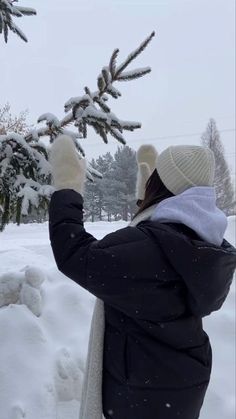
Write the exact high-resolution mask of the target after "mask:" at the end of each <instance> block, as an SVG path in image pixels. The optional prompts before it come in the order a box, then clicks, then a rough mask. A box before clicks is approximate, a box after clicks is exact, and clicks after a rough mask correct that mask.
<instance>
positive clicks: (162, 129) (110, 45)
mask: <svg viewBox="0 0 236 419" xmlns="http://www.w3.org/2000/svg"><path fill="white" fill-rule="evenodd" d="M19 5H25V6H29V7H34V8H36V9H37V13H38V15H37V16H36V17H25V18H23V19H18V25H19V26H20V27H21V28H22V29H23V31H24V32H25V33H26V35H27V37H28V39H29V43H28V44H25V43H24V42H22V41H21V40H20V39H18V38H17V37H16V36H15V35H14V34H10V39H9V43H8V44H7V46H6V45H5V44H4V43H3V39H2V37H1V39H0V80H1V85H0V92H1V93H0V103H1V104H4V103H5V102H9V103H10V104H11V106H12V110H13V112H15V113H17V112H19V111H21V110H23V109H26V108H27V109H29V121H30V122H32V123H34V122H35V121H36V120H37V118H38V116H40V115H41V114H42V113H45V112H52V113H55V114H56V115H57V116H58V117H59V118H61V117H62V116H63V114H64V103H65V102H66V101H67V100H68V99H69V98H70V97H71V96H79V95H81V94H83V87H84V86H85V85H88V86H89V87H90V88H91V89H92V90H95V89H96V78H97V75H98V74H99V72H100V70H101V68H102V67H103V66H104V65H107V64H108V62H109V59H110V55H111V53H112V52H113V50H114V48H116V47H118V48H120V60H123V59H124V58H125V57H126V56H127V54H128V53H129V52H131V51H132V50H133V49H134V48H136V47H137V46H138V45H139V44H140V43H141V42H142V41H143V39H145V38H146V36H148V35H149V34H150V33H151V31H153V30H155V31H156V33H157V35H156V37H155V38H154V40H153V41H152V43H151V44H150V45H149V46H148V48H147V49H146V50H145V51H144V52H143V53H142V55H141V56H139V57H138V59H137V60H136V63H133V64H132V65H131V66H130V69H132V68H134V67H135V66H137V67H142V66H147V65H150V66H151V67H152V73H151V74H149V75H147V76H145V77H144V78H143V79H139V80H135V81H131V82H128V83H120V84H119V86H118V87H119V89H120V90H121V92H122V97H121V98H119V99H118V100H114V99H112V100H111V102H110V104H111V105H112V110H113V112H115V113H116V114H117V116H119V117H120V118H121V119H126V120H127V119H128V120H134V121H140V122H142V128H141V129H140V130H137V131H135V132H134V133H128V135H126V139H127V143H128V145H129V146H130V147H132V148H134V149H135V150H136V149H137V148H138V146H139V145H140V144H142V143H145V142H149V143H150V142H151V143H153V144H155V146H156V147H157V148H158V149H159V150H160V151H161V150H163V149H164V148H165V147H167V146H168V145H170V144H181V143H191V144H193V143H195V144H199V138H200V135H199V134H198V133H201V132H202V131H203V130H204V129H205V126H206V124H207V122H208V119H209V118H210V117H213V118H215V119H216V122H217V125H218V128H219V130H222V132H221V138H222V140H223V142H224V145H225V148H226V153H227V158H228V159H229V161H230V164H231V166H232V165H233V161H234V158H235V146H234V138H235V132H234V131H233V129H234V128H235V118H234V113H235V100H234V96H235V76H234V72H235V65H234V63H235V56H234V54H235V53H234V50H235V45H234V39H235V36H234V32H235V22H234V16H235V11H234V7H235V2H234V0H142V1H141V0H64V1H62V0H47V1H46V0H40V1H36V0H20V2H19ZM118 61H119V59H118ZM225 130H227V131H225ZM189 134H191V135H189ZM192 134H196V135H192ZM175 136H176V137H175ZM160 137H161V138H160ZM162 137H168V138H162ZM82 141H83V143H82V144H83V146H84V148H85V151H86V153H87V157H88V158H89V159H90V158H92V157H97V156H98V155H99V154H103V153H105V152H106V151H111V152H114V151H115V150H116V147H117V142H116V140H114V139H113V138H111V139H110V144H109V145H108V146H105V145H103V144H102V141H101V140H100V138H98V137H96V136H95V135H94V134H93V132H92V131H91V132H89V137H88V139H86V140H82ZM233 153H234V154H233ZM230 154H231V155H230ZM233 171H235V169H233Z"/></svg>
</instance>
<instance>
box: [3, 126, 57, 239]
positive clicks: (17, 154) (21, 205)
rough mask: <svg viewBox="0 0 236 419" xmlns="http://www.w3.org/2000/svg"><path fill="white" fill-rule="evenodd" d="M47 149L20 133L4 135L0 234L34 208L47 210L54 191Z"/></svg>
mask: <svg viewBox="0 0 236 419" xmlns="http://www.w3.org/2000/svg"><path fill="white" fill-rule="evenodd" d="M50 182H51V174H50V165H49V162H48V155H47V149H46V147H45V146H44V144H39V143H37V142H34V141H31V142H27V141H26V140H25V138H24V137H23V136H22V135H20V134H16V133H9V134H5V135H0V205H1V206H2V208H3V210H2V215H1V222H0V231H2V230H3V229H4V228H5V226H6V224H8V223H9V221H10V220H16V222H17V224H18V225H19V224H20V221H21V216H22V215H27V214H28V212H31V210H32V207H34V208H46V207H47V204H48V200H49V196H50V194H51V193H52V190H53V188H52V187H51V186H50Z"/></svg>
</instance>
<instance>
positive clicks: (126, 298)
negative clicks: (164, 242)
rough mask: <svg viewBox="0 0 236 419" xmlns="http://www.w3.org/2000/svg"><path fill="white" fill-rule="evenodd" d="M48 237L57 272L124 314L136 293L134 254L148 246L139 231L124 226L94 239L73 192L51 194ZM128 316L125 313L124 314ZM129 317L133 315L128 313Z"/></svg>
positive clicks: (80, 203)
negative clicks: (87, 230)
mask: <svg viewBox="0 0 236 419" xmlns="http://www.w3.org/2000/svg"><path fill="white" fill-rule="evenodd" d="M49 234H50V240H51V246H52V250H53V253H54V257H55V261H56V264H57V266H58V269H59V270H60V271H61V272H62V273H63V274H65V275H66V276H68V277H69V278H71V279H72V280H74V281H75V282H76V283H77V284H79V285H81V286H82V287H83V288H85V289H86V290H88V291H90V292H91V293H92V294H94V295H95V296H97V297H98V298H100V299H102V300H103V301H104V302H106V303H108V304H110V305H112V306H114V307H116V308H118V309H120V310H123V311H124V312H127V307H129V309H128V310H132V307H131V306H132V304H130V299H132V296H133V295H134V293H135V292H136V297H137V298H138V295H137V294H139V293H140V298H141V297H142V289H141V288H140V290H138V286H137V284H135V282H134V279H133V278H134V269H135V268H134V267H135V265H136V263H137V260H136V258H137V252H138V253H139V252H140V253H141V252H142V251H143V249H144V248H145V246H146V245H147V237H146V235H145V234H144V233H142V232H141V231H140V230H139V229H137V228H134V227H126V228H123V229H120V230H118V231H116V232H114V233H111V234H108V235H107V236H105V237H104V238H103V239H102V240H96V239H95V238H94V237H93V236H92V235H91V234H89V233H88V232H86V230H85V229H84V225H83V198H82V196H81V195H80V194H79V193H77V192H75V191H73V190H69V189H68V190H67V189H65V190H61V191H57V192H54V194H53V195H52V198H51V203H50V208H49ZM127 314H128V313H127ZM129 314H132V313H129Z"/></svg>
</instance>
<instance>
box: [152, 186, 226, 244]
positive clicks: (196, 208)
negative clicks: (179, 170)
mask: <svg viewBox="0 0 236 419" xmlns="http://www.w3.org/2000/svg"><path fill="white" fill-rule="evenodd" d="M151 219H152V220H154V221H159V222H160V223H170V222H171V223H180V224H184V225H186V226H188V227H189V228H191V229H192V230H193V231H195V232H196V233H197V234H198V236H199V237H200V238H202V239H203V240H205V241H207V242H209V243H213V244H215V245H217V246H220V245H221V244H222V241H223V238H224V234H225V231H226V228H227V217H226V215H225V214H224V213H223V211H221V210H220V209H219V208H217V206H216V194H215V188H213V187H206V186H201V187H193V188H190V189H187V190H186V191H184V192H183V193H181V194H179V195H176V196H174V197H171V198H167V199H165V200H164V201H162V202H161V203H160V204H158V205H157V207H156V209H155V211H154V212H153V214H152V217H151Z"/></svg>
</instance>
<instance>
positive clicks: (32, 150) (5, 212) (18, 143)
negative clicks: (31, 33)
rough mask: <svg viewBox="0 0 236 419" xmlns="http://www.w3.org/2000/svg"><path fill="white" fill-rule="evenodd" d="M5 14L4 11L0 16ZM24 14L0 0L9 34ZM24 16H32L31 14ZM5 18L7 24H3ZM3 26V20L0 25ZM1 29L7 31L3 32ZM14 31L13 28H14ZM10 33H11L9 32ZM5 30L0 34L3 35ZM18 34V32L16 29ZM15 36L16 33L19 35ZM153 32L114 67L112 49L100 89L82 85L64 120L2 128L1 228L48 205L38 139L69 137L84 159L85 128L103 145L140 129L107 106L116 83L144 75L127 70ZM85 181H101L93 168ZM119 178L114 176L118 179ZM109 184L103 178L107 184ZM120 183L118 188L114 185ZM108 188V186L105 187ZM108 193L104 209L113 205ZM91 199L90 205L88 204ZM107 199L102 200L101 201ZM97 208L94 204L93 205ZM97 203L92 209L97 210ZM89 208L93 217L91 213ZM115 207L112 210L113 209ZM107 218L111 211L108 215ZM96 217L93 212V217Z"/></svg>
mask: <svg viewBox="0 0 236 419" xmlns="http://www.w3.org/2000/svg"><path fill="white" fill-rule="evenodd" d="M3 10H4V13H3ZM16 10H18V11H19V13H22V14H27V13H26V9H24V10H23V9H22V8H19V7H17V8H16V6H13V1H10V0H0V12H1V16H3V14H4V25H3V30H4V31H5V32H6V34H7V32H8V28H10V26H11V29H12V28H13V26H12V25H13V24H10V26H9V22H8V21H10V19H11V14H12V15H14V16H18V15H17V14H15V13H17V11H16ZM28 14H32V13H30V11H29V13H28ZM7 19H8V20H7ZM1 22H2V21H1ZM4 28H5V29H4ZM14 28H15V26H14ZM12 30H13V29H12ZM5 32H4V33H5ZM16 32H17V33H18V32H19V31H16ZM18 34H19V33H18ZM153 36H154V32H153V33H152V34H151V35H150V36H149V37H148V38H147V39H146V40H145V41H144V42H143V43H142V44H141V45H140V46H139V47H138V48H137V49H136V50H135V51H133V52H132V53H131V54H130V55H129V56H128V57H127V58H126V60H125V61H124V62H123V63H122V64H120V65H119V66H117V64H116V59H117V55H118V52H119V50H118V49H116V50H115V51H114V53H113V54H112V57H111V59H110V63H109V66H107V67H103V69H102V72H101V74H100V75H99V76H98V81H97V84H98V90H97V91H95V92H91V91H90V90H89V89H88V87H85V94H84V95H83V96H80V97H74V98H71V99H70V100H69V101H67V103H66V104H65V111H66V112H68V113H67V115H66V116H65V118H63V119H62V120H59V119H58V118H57V117H56V116H55V115H53V114H50V113H47V114H44V115H42V116H41V117H40V118H39V119H38V122H43V121H45V122H46V126H45V127H41V128H38V129H34V130H32V131H30V132H29V133H26V134H25V135H22V133H21V134H19V133H18V131H17V133H16V132H13V133H11V132H6V129H5V128H4V127H3V128H1V132H0V205H1V226H0V228H1V229H2V230H3V229H4V227H5V225H6V224H7V223H8V222H9V221H10V220H14V218H15V219H16V221H17V223H18V224H20V221H21V216H22V215H23V216H26V215H27V214H28V213H29V212H31V210H36V211H37V209H39V210H40V209H42V210H44V209H45V208H46V206H47V204H48V201H49V197H50V195H51V193H52V191H53V188H52V187H51V186H50V182H51V173H50V164H49V162H48V157H49V153H50V149H49V148H47V147H45V145H44V144H43V143H42V142H41V140H40V139H41V137H43V136H49V138H50V142H51V143H52V142H53V141H54V140H55V139H56V138H57V137H58V135H59V134H67V135H70V136H71V137H72V139H73V140H74V143H75V146H76V152H77V153H78V154H79V155H80V157H81V156H84V155H85V153H84V150H83V148H82V146H81V144H80V143H79V142H78V139H79V138H86V136H87V126H91V127H92V128H93V129H94V130H95V132H96V133H97V134H99V135H100V136H101V137H102V139H103V141H104V142H105V143H106V142H107V134H111V135H112V136H113V137H114V138H116V139H117V140H118V141H120V142H121V143H123V144H124V143H125V140H124V137H123V135H122V133H123V131H124V130H128V131H133V130H134V129H136V128H140V127H141V124H140V123H137V122H130V121H122V120H120V119H119V118H117V116H116V115H115V114H114V113H113V112H112V111H111V109H110V108H109V107H108V105H107V101H108V96H109V95H110V96H111V97H113V98H115V99H117V98H118V97H119V96H120V95H121V93H120V92H119V91H118V90H117V89H116V88H115V87H114V82H121V81H129V80H134V79H137V78H140V77H142V76H144V75H145V74H148V73H149V72H150V71H151V69H150V68H149V67H146V68H141V69H136V70H133V71H125V70H126V68H127V67H128V65H129V64H130V63H131V62H132V61H133V60H134V59H135V58H136V57H137V56H138V55H140V54H141V52H142V51H143V50H144V49H145V48H146V46H147V45H148V44H149V42H150V41H151V39H152V38H153ZM71 123H74V126H75V127H76V128H77V132H75V131H71V130H68V128H67V126H68V125H69V124H71ZM87 177H88V179H89V180H90V181H93V180H94V177H97V178H99V177H101V174H100V173H99V172H98V170H96V169H95V168H94V167H93V166H91V165H88V166H87ZM116 179H118V178H116ZM106 182H107V179H106V181H105V183H106ZM116 182H117V188H116V189H117V190H118V189H119V188H120V193H119V199H118V196H117V199H116V202H113V207H114V205H115V204H116V207H117V208H116V213H118V212H119V211H118V209H119V208H118V207H119V206H120V205H121V204H122V200H123V202H124V203H125V205H126V206H127V205H128V206H127V209H126V210H123V211H124V214H123V216H124V218H125V219H126V218H127V217H128V210H129V204H127V203H126V201H127V200H126V197H125V196H126V188H125V186H124V185H123V186H122V187H123V195H122V191H121V190H122V187H121V184H122V181H118V180H116ZM119 182H121V184H120V185H119V188H118V183H119ZM96 189H97V185H96V186H95V185H94V186H93V187H92V186H91V188H90V193H91V199H92V200H93V201H94V205H95V203H96V201H97V200H98V202H99V204H98V205H99V217H100V218H101V217H102V215H101V214H102V204H101V203H102V195H101V190H100V192H99V193H100V195H99V197H97V196H96V194H97V191H96ZM107 190H108V185H107ZM113 196H114V195H112V197H108V195H106V205H107V208H108V206H109V211H111V205H110V203H109V199H110V198H112V199H113ZM91 199H90V201H91ZM104 199H105V198H104ZM96 205H97V204H96ZM96 205H95V207H96ZM95 207H94V210H93V214H94V211H95ZM113 209H114V208H113ZM109 214H110V215H112V213H110V212H109ZM95 216H96V214H94V217H95Z"/></svg>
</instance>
